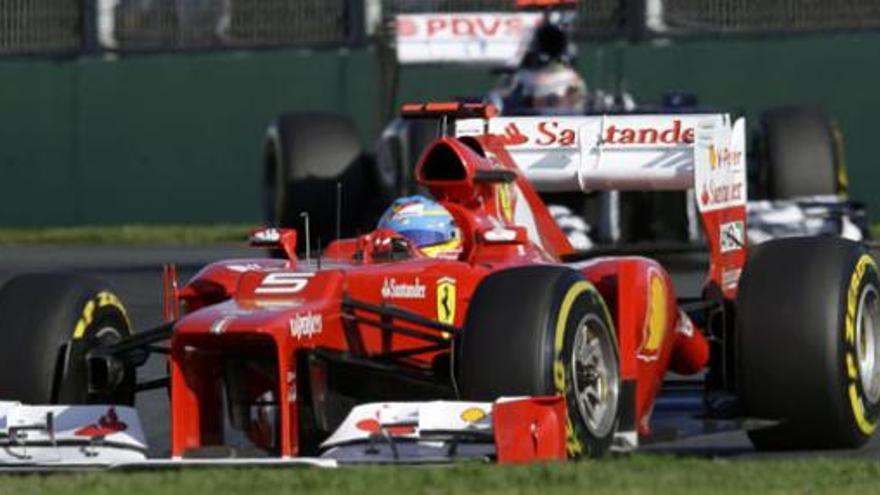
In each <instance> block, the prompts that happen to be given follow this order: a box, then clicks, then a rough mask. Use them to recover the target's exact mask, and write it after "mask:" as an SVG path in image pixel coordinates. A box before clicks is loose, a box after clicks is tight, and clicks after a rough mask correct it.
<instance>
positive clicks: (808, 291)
mask: <svg viewBox="0 0 880 495" xmlns="http://www.w3.org/2000/svg"><path fill="white" fill-rule="evenodd" d="M737 307H738V314H737V327H736V332H737V338H738V354H739V356H740V359H739V370H740V373H739V377H740V385H739V388H740V392H741V395H742V398H743V403H744V406H745V409H746V413H747V414H748V415H749V416H752V417H758V418H767V419H774V420H779V421H780V423H779V424H778V425H777V426H773V427H770V428H766V429H762V430H754V431H750V432H749V437H750V438H751V440H752V442H753V443H754V445H755V447H756V448H758V449H795V448H854V447H859V446H861V445H863V444H864V443H865V442H867V441H868V439H869V438H870V437H871V436H872V434H873V433H874V430H875V429H876V426H877V420H878V416H880V278H878V269H877V264H876V262H875V261H874V259H873V258H872V257H871V255H870V254H869V253H868V251H867V249H866V248H865V247H864V246H862V245H861V244H858V243H855V242H852V241H847V240H843V239H839V238H835V237H805V238H790V239H781V240H775V241H769V242H767V243H764V244H761V245H759V246H758V247H756V248H755V250H754V251H753V253H752V255H751V257H750V259H749V262H748V264H747V265H746V270H745V272H744V274H743V277H742V280H741V282H740V286H739V294H738V298H737Z"/></svg>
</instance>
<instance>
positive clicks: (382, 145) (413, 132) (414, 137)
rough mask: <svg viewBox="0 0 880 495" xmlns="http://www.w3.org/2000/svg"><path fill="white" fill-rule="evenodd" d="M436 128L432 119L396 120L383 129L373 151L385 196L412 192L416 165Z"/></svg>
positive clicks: (432, 137) (437, 126)
mask: <svg viewBox="0 0 880 495" xmlns="http://www.w3.org/2000/svg"><path fill="white" fill-rule="evenodd" d="M439 125H440V122H439V121H437V120H433V119H424V120H422V119H418V120H405V119H402V118H398V119H395V120H394V121H392V122H391V123H390V124H388V127H386V128H385V131H384V132H383V133H382V137H381V139H380V140H379V143H378V146H377V149H376V168H377V170H378V171H379V173H378V177H379V178H380V180H379V184H380V186H381V190H382V193H383V194H384V195H385V196H386V197H390V198H395V197H398V196H403V195H407V194H413V193H415V192H416V190H417V187H418V186H417V184H416V180H415V171H416V166H417V165H418V161H419V158H421V156H422V154H423V153H424V152H425V150H426V149H427V148H428V146H429V145H430V144H431V143H433V142H434V140H435V139H437V135H438V132H437V131H438V129H439Z"/></svg>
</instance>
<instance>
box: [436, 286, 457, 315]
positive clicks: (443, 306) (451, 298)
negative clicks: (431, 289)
mask: <svg viewBox="0 0 880 495" xmlns="http://www.w3.org/2000/svg"><path fill="white" fill-rule="evenodd" d="M437 321H439V322H440V323H446V324H447V325H452V323H453V322H454V321H455V279H454V278H451V277H443V278H441V279H439V280H437Z"/></svg>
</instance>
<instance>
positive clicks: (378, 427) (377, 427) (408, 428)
mask: <svg viewBox="0 0 880 495" xmlns="http://www.w3.org/2000/svg"><path fill="white" fill-rule="evenodd" d="M354 427H355V428H357V429H358V430H361V431H366V432H368V433H380V432H381V433H386V434H388V435H408V434H410V433H415V431H416V427H415V425H386V426H382V423H380V422H379V420H378V419H373V418H367V419H362V420H360V421H358V422H357V423H355V425H354Z"/></svg>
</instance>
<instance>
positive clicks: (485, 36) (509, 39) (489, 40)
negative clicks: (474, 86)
mask: <svg viewBox="0 0 880 495" xmlns="http://www.w3.org/2000/svg"><path fill="white" fill-rule="evenodd" d="M396 22H397V29H396V37H397V59H398V61H399V62H400V63H404V64H417V63H483V64H493V65H515V64H517V63H518V62H519V60H520V58H521V57H522V54H523V52H524V51H525V48H526V46H527V45H528V42H529V39H531V34H532V31H533V30H534V28H535V26H536V25H538V24H539V23H540V22H541V14H539V13H534V12H519V13H485V12H483V13H480V12H471V13H452V14H400V15H398V16H397V19H396Z"/></svg>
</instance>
